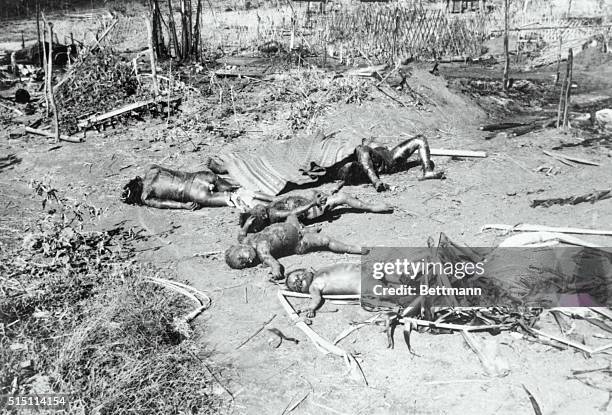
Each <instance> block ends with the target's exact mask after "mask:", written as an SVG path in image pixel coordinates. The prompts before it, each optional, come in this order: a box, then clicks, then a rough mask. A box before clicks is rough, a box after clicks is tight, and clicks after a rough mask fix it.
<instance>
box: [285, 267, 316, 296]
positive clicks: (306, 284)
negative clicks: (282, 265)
mask: <svg viewBox="0 0 612 415" xmlns="http://www.w3.org/2000/svg"><path fill="white" fill-rule="evenodd" d="M313 278H314V273H313V272H312V271H309V270H307V269H305V268H299V269H296V270H293V271H291V272H290V273H289V274H287V279H286V280H285V284H286V285H287V288H289V290H291V291H295V292H298V293H307V292H308V289H309V288H310V284H312V280H313Z"/></svg>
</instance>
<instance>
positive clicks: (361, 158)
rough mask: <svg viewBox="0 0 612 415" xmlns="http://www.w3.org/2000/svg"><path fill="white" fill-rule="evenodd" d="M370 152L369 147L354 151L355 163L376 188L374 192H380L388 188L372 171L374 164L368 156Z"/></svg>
mask: <svg viewBox="0 0 612 415" xmlns="http://www.w3.org/2000/svg"><path fill="white" fill-rule="evenodd" d="M371 151H372V149H371V148H370V147H368V146H364V145H361V146H358V147H357V148H356V149H355V154H356V155H357V161H358V162H359V164H360V165H361V168H362V169H363V170H364V171H365V172H366V174H367V175H368V179H370V182H372V184H373V185H374V187H375V188H376V191H378V192H382V191H385V190H387V189H389V186H388V185H387V184H385V183H383V181H382V180H380V178H379V177H378V175H377V174H376V171H375V170H374V163H373V162H372V157H371V155H370V152H371Z"/></svg>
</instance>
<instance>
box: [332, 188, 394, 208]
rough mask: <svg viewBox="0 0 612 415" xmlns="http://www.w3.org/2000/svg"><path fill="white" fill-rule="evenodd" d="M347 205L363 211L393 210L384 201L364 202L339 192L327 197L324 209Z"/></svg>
mask: <svg viewBox="0 0 612 415" xmlns="http://www.w3.org/2000/svg"><path fill="white" fill-rule="evenodd" d="M342 205H348V206H349V207H352V208H353V209H359V210H363V211H365V212H374V213H384V212H393V208H392V207H391V206H389V205H387V204H385V203H365V202H362V201H361V200H359V199H357V198H356V197H353V196H351V195H349V194H347V193H344V192H339V193H336V194H334V195H331V196H329V197H328V198H327V203H326V204H325V209H326V210H331V209H333V208H335V207H337V206H342Z"/></svg>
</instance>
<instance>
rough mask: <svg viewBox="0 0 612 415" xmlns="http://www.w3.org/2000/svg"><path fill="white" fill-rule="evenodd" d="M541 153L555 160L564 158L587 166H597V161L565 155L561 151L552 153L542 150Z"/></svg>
mask: <svg viewBox="0 0 612 415" xmlns="http://www.w3.org/2000/svg"><path fill="white" fill-rule="evenodd" d="M543 153H544V154H546V155H547V156H550V157H552V158H554V159H557V160H559V159H565V160H569V161H573V162H574V163H580V164H586V165H589V166H599V163H595V162H594V161H590V160H585V159H582V158H579V157H574V156H567V155H565V154H561V153H552V152H550V151H543Z"/></svg>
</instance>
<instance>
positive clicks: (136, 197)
mask: <svg viewBox="0 0 612 415" xmlns="http://www.w3.org/2000/svg"><path fill="white" fill-rule="evenodd" d="M142 188H143V184H142V178H141V177H140V176H136V177H135V178H133V179H132V180H130V181H129V182H128V184H126V185H125V186H123V192H122V193H121V201H122V202H123V203H127V204H129V205H141V204H142Z"/></svg>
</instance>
